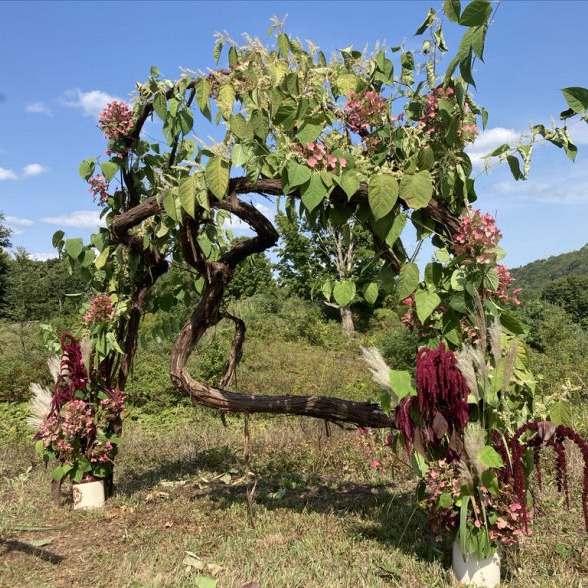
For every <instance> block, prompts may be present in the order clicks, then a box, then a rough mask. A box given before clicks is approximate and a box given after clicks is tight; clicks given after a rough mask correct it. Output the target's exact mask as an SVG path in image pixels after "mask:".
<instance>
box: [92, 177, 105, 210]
mask: <svg viewBox="0 0 588 588" xmlns="http://www.w3.org/2000/svg"><path fill="white" fill-rule="evenodd" d="M87 181H88V184H90V187H89V188H88V192H90V193H91V194H93V198H94V200H96V198H98V204H100V205H102V204H104V203H105V202H106V201H107V200H108V182H107V181H106V179H105V178H104V176H103V175H102V174H96V175H94V176H92V177H90V178H88V180H87Z"/></svg>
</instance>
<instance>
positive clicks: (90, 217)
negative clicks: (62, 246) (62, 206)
mask: <svg viewBox="0 0 588 588" xmlns="http://www.w3.org/2000/svg"><path fill="white" fill-rule="evenodd" d="M41 222H43V223H45V224H48V225H58V226H62V227H75V228H77V229H97V228H98V227H99V226H104V221H103V219H101V218H100V212H99V211H97V210H74V211H73V212H70V213H68V214H62V215H57V216H45V217H43V218H42V219H41Z"/></svg>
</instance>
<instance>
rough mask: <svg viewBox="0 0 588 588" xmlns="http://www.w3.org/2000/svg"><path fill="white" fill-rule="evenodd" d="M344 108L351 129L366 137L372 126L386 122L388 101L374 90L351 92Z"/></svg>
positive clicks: (346, 120)
mask: <svg viewBox="0 0 588 588" xmlns="http://www.w3.org/2000/svg"><path fill="white" fill-rule="evenodd" d="M344 109H345V122H346V123H347V126H348V128H349V130H350V131H353V132H354V133H357V134H358V135H360V136H362V137H366V136H367V135H368V134H369V128H370V127H377V126H379V125H381V124H382V123H383V122H384V120H385V117H386V115H387V111H388V101H387V100H386V98H384V97H383V96H382V95H380V94H379V93H378V92H375V91H374V90H364V91H362V92H351V93H350V94H349V98H348V99H347V103H346V104H345V107H344Z"/></svg>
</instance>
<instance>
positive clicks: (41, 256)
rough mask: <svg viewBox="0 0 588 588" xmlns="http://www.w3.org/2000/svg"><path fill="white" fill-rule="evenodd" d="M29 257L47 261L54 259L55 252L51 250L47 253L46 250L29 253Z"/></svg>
mask: <svg viewBox="0 0 588 588" xmlns="http://www.w3.org/2000/svg"><path fill="white" fill-rule="evenodd" d="M29 257H30V258H31V259H34V260H35V261H47V260H48V259H55V258H56V257H57V254H56V253H55V251H52V252H50V253H47V252H46V251H41V252H38V253H30V254H29Z"/></svg>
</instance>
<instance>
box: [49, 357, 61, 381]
mask: <svg viewBox="0 0 588 588" xmlns="http://www.w3.org/2000/svg"><path fill="white" fill-rule="evenodd" d="M47 366H48V367H49V373H50V374H51V377H52V378H53V381H54V382H57V380H58V378H59V370H60V367H61V366H60V361H59V357H50V358H49V359H48V360H47Z"/></svg>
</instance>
